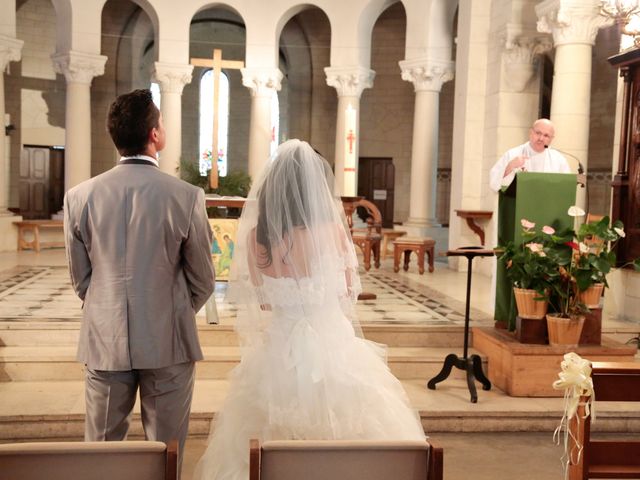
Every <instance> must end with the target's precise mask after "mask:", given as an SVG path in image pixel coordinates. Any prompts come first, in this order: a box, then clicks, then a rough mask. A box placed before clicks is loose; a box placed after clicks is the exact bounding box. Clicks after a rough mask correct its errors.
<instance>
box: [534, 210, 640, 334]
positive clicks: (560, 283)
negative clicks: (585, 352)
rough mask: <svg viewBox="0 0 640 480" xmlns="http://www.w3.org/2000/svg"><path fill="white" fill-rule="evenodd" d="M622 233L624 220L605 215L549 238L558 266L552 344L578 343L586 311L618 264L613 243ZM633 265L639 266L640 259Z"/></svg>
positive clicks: (553, 278) (553, 276) (552, 280)
mask: <svg viewBox="0 0 640 480" xmlns="http://www.w3.org/2000/svg"><path fill="white" fill-rule="evenodd" d="M568 214H569V215H571V216H574V217H575V216H582V215H584V211H582V210H581V209H580V208H578V207H571V208H570V209H569V211H568ZM622 237H624V228H623V225H622V222H620V221H617V222H615V223H614V224H613V225H612V226H610V225H609V217H603V218H602V219H600V220H599V221H597V222H594V223H585V224H583V225H581V227H580V228H579V230H578V233H575V231H574V230H573V229H566V230H564V231H562V232H559V233H556V234H554V235H550V236H548V237H547V238H545V241H544V245H543V251H544V252H545V254H546V256H547V258H548V259H549V260H550V261H551V262H553V263H554V264H555V266H556V268H555V269H554V270H553V271H551V272H550V275H549V277H548V282H549V284H550V286H551V293H550V305H551V307H552V310H553V311H554V312H553V313H547V327H548V331H549V343H550V344H563V345H567V344H568V345H577V343H578V341H579V339H580V334H581V332H582V326H583V324H584V318H585V314H587V313H588V312H589V307H591V308H596V307H597V306H598V303H599V298H600V295H601V294H602V289H603V288H604V287H605V286H607V279H606V275H607V274H608V273H609V272H610V271H611V269H612V268H613V267H614V266H615V264H616V256H615V253H614V252H613V251H612V247H613V245H614V244H615V242H616V241H617V240H619V239H620V238H622ZM633 265H634V267H635V268H636V269H639V268H640V261H639V260H636V261H635V262H633ZM600 286H601V287H600ZM594 287H595V289H596V294H595V299H590V298H589V297H588V292H589V290H591V289H594Z"/></svg>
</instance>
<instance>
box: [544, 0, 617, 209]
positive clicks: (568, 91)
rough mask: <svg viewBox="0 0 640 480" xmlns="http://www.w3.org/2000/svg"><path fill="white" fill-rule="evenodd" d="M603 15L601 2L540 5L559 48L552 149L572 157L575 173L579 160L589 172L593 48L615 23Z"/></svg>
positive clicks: (551, 0)
mask: <svg viewBox="0 0 640 480" xmlns="http://www.w3.org/2000/svg"><path fill="white" fill-rule="evenodd" d="M599 12H600V2H599V1H598V0H545V1H544V2H542V3H540V4H538V5H536V14H537V15H538V19H539V20H538V31H540V32H545V33H551V34H552V35H553V43H554V46H555V48H556V52H555V64H554V76H553V92H552V94H551V121H552V122H553V123H554V125H555V130H556V138H555V140H554V142H553V145H552V146H554V147H556V148H558V149H559V150H562V151H564V152H567V153H568V154H569V155H566V157H567V161H568V162H569V164H570V165H573V170H574V171H577V161H578V160H579V161H580V162H581V163H582V165H583V166H584V168H585V169H586V168H587V164H588V158H587V155H588V150H589V120H590V107H591V105H590V99H591V56H592V50H593V45H594V44H595V40H596V35H597V33H598V29H599V28H601V27H603V26H605V25H608V24H610V23H611V22H610V20H607V19H605V18H604V17H603V16H601V15H599ZM572 156H573V157H575V158H576V159H577V160H576V159H574V158H571V157H572ZM584 192H585V190H584V189H578V198H577V199H576V202H577V203H578V205H580V206H581V207H582V208H584V207H585V203H586V201H585V200H586V199H585V194H584Z"/></svg>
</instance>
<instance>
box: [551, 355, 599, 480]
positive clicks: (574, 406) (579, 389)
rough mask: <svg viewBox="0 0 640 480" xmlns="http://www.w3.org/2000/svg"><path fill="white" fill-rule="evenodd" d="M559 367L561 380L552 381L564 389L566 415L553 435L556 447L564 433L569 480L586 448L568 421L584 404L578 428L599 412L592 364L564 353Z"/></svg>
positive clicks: (565, 471) (564, 457) (557, 387)
mask: <svg viewBox="0 0 640 480" xmlns="http://www.w3.org/2000/svg"><path fill="white" fill-rule="evenodd" d="M560 367H561V368H562V371H561V372H560V373H559V374H558V377H560V378H559V379H558V380H556V381H555V382H553V388H554V389H556V390H564V413H563V415H562V420H560V425H558V428H556V430H555V432H553V439H554V441H555V442H556V444H559V443H560V433H562V431H563V430H564V454H563V455H562V458H561V459H560V460H561V461H562V464H563V466H564V478H565V479H566V478H568V475H569V464H570V463H572V464H574V465H575V464H577V463H579V462H580V457H581V456H582V449H583V445H581V444H580V441H579V439H578V438H577V437H576V436H575V435H574V434H573V433H572V432H571V431H570V430H569V421H570V420H571V419H572V418H573V417H574V416H576V415H577V412H578V407H579V406H580V405H584V416H583V417H580V416H579V415H578V416H576V422H577V425H579V424H580V421H581V420H584V419H586V418H587V417H588V416H589V415H591V419H592V421H593V420H595V418H596V412H595V408H594V405H593V401H594V400H595V393H594V391H593V381H592V380H591V362H589V361H588V360H585V359H583V358H582V357H580V355H578V354H577V353H574V352H569V353H567V354H565V356H564V360H563V361H562V363H560ZM581 397H586V399H587V400H586V401H585V402H584V403H581V401H580V399H581ZM569 438H571V439H572V440H573V442H574V444H575V449H573V450H572V451H569Z"/></svg>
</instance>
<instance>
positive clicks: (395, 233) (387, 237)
mask: <svg viewBox="0 0 640 480" xmlns="http://www.w3.org/2000/svg"><path fill="white" fill-rule="evenodd" d="M406 234H407V232H405V231H403V230H394V229H392V228H383V229H382V249H381V250H382V259H383V260H386V258H387V253H389V251H388V248H389V242H391V244H393V242H394V241H395V240H397V239H398V238H400V237H403V236H404V235H406ZM391 253H393V252H391Z"/></svg>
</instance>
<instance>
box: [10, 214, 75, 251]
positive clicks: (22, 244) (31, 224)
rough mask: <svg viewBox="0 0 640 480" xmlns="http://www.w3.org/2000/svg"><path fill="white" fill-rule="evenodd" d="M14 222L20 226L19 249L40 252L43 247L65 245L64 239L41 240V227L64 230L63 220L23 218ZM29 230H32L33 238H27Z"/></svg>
mask: <svg viewBox="0 0 640 480" xmlns="http://www.w3.org/2000/svg"><path fill="white" fill-rule="evenodd" d="M13 224H14V225H16V226H17V227H18V251H20V250H25V249H31V250H35V251H36V252H39V251H40V249H41V248H56V247H64V242H63V241H62V242H60V241H58V242H56V241H48V242H41V241H40V229H49V230H51V229H57V230H62V220H22V221H21V222H13ZM27 232H31V234H32V235H33V240H27V239H26V238H25V234H26V233H27Z"/></svg>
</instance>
